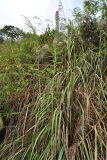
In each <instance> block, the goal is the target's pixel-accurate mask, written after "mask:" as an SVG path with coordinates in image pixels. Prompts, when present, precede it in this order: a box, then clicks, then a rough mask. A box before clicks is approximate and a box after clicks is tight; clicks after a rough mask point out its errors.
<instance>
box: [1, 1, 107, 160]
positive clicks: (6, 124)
mask: <svg viewBox="0 0 107 160" xmlns="http://www.w3.org/2000/svg"><path fill="white" fill-rule="evenodd" d="M73 17H74V19H73V20H72V21H71V20H69V23H68V24H67V29H66V30H67V31H66V33H61V32H58V31H55V30H51V29H50V28H48V29H46V31H45V33H44V34H41V35H37V34H36V30H34V28H31V29H33V30H32V31H33V32H32V33H23V34H22V31H21V30H17V31H20V32H18V33H21V37H20V34H19V37H17V35H16V37H17V38H16V37H12V36H10V37H8V38H6V39H5V38H4V35H3V34H1V38H0V142H1V143H0V160H106V159H107V3H106V1H104V0H101V1H100V2H99V1H94V0H88V1H87V0H85V1H84V10H83V11H81V10H80V9H78V8H76V9H74V12H73ZM29 26H30V25H29ZM6 27H7V28H8V29H9V27H8V26H6ZM7 28H5V27H4V29H6V30H3V29H1V32H2V33H4V34H6V33H7V32H5V31H7ZM10 28H11V29H12V28H13V27H10ZM11 31H13V30H11ZM15 31H16V30H15ZM9 33H10V32H9ZM6 35H7V34H6ZM11 35H13V32H11ZM5 37H6V36H5Z"/></svg>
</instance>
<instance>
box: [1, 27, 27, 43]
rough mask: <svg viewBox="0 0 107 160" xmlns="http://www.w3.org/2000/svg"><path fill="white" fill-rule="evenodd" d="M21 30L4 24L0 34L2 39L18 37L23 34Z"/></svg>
mask: <svg viewBox="0 0 107 160" xmlns="http://www.w3.org/2000/svg"><path fill="white" fill-rule="evenodd" d="M23 33H24V32H23V31H22V30H20V29H19V28H17V27H15V26H11V25H9V26H8V25H5V26H4V27H3V28H2V29H0V36H1V37H3V38H4V39H12V40H15V39H18V38H20V37H22V36H23Z"/></svg>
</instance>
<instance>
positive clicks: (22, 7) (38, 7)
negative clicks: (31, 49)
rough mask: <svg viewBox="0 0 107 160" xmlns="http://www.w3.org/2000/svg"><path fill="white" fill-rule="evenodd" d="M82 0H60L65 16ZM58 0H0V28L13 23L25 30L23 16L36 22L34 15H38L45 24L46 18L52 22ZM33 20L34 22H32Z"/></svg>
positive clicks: (80, 3) (78, 5) (79, 4)
mask: <svg viewBox="0 0 107 160" xmlns="http://www.w3.org/2000/svg"><path fill="white" fill-rule="evenodd" d="M82 1H83V0H62V4H63V7H64V13H65V16H66V18H67V17H70V16H71V12H72V10H73V8H75V7H81V6H82ZM58 4H59V0H0V28H2V27H3V26H4V25H14V26H16V27H19V28H21V29H24V30H26V28H27V26H26V25H25V22H26V21H25V18H24V16H26V17H27V18H29V19H30V21H31V22H32V23H36V20H34V19H33V17H34V16H37V17H39V18H40V19H41V20H42V22H43V24H44V25H46V21H45V20H46V19H49V20H51V21H52V22H53V25H54V16H55V12H56V10H57V9H58ZM34 21H35V22H34Z"/></svg>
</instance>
